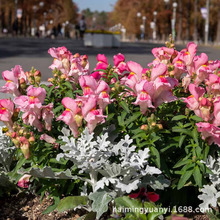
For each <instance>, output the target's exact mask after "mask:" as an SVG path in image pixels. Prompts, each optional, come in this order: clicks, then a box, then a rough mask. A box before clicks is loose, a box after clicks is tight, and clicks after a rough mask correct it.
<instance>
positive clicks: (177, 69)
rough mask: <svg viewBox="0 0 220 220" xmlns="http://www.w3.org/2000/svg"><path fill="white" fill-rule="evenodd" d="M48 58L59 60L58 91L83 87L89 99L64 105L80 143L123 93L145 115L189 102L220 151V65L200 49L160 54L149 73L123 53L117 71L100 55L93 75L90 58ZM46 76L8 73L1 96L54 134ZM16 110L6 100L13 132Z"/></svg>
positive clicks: (3, 108)
mask: <svg viewBox="0 0 220 220" xmlns="http://www.w3.org/2000/svg"><path fill="white" fill-rule="evenodd" d="M48 52H49V54H50V55H51V56H52V57H53V58H54V61H53V64H52V65H51V66H50V67H49V68H50V69H52V70H53V73H54V78H51V79H50V80H49V81H50V82H52V83H53V84H54V85H55V86H59V83H62V82H65V81H69V82H71V83H72V87H73V89H79V88H80V87H81V89H82V91H83V95H81V96H80V95H78V96H76V97H75V98H74V99H73V98H69V97H64V98H63V99H62V104H63V106H64V107H65V111H64V112H63V113H62V114H61V115H60V116H58V118H57V119H56V120H61V121H64V122H65V123H66V124H67V125H68V126H69V128H70V129H71V131H72V133H73V135H74V136H75V137H77V136H78V135H79V130H81V129H79V128H81V127H83V126H84V125H85V124H86V126H87V127H88V129H89V131H90V132H92V131H93V130H94V129H95V127H96V126H97V125H98V124H100V123H104V122H105V118H106V117H107V116H106V115H104V113H105V109H106V107H107V106H108V105H109V104H110V103H112V102H113V100H114V99H112V100H111V98H110V97H111V95H113V96H114V95H115V94H116V93H117V95H119V96H121V98H122V99H124V100H125V101H127V100H126V98H128V97H133V98H134V100H135V101H134V102H133V104H134V105H138V106H140V111H141V113H142V114H146V113H147V112H148V111H154V110H155V109H156V108H157V107H158V106H160V105H161V104H163V103H168V102H172V101H175V100H177V99H178V98H181V99H183V100H184V102H185V103H187V107H188V108H189V109H191V110H192V111H194V112H195V114H196V115H197V116H199V117H201V118H202V119H203V121H204V122H201V123H198V124H197V126H198V131H200V132H201V133H202V137H203V139H207V140H208V142H209V143H213V142H214V143H217V144H218V145H220V141H219V138H220V136H219V135H220V132H219V129H220V128H219V127H218V126H220V72H219V68H220V61H219V60H216V61H209V60H208V56H207V55H206V54H205V53H202V54H201V55H199V56H198V55H196V52H197V45H196V44H194V43H192V42H191V43H189V44H188V45H187V48H186V49H183V50H181V51H180V52H178V51H177V50H175V49H174V48H172V46H171V47H170V48H168V47H160V48H154V49H153V50H152V53H153V55H154V56H155V59H154V60H153V62H152V63H149V64H148V68H143V67H142V66H141V65H140V64H138V63H136V62H133V61H128V62H125V57H124V55H123V54H120V53H119V54H117V55H115V56H114V57H113V61H114V66H113V67H111V65H109V63H108V60H107V57H106V56H105V55H103V54H98V56H97V61H98V62H97V65H96V67H95V68H94V70H93V71H92V73H90V70H89V62H88V57H87V55H79V54H78V53H76V54H75V55H72V54H71V52H70V51H68V50H67V49H66V48H65V47H58V48H50V49H49V51H48ZM116 75H117V76H116ZM40 76H41V75H40V72H39V71H36V70H33V71H32V72H30V73H25V72H24V71H23V70H22V68H21V67H20V66H15V68H13V69H12V70H11V71H4V72H3V78H4V79H5V80H6V84H5V86H3V87H2V88H1V90H0V91H1V92H7V93H12V94H14V95H15V96H17V97H16V98H15V99H14V104H15V105H16V106H17V107H18V108H19V109H20V111H21V112H23V114H22V119H23V121H24V123H25V124H27V125H31V126H34V127H36V128H37V129H38V131H40V132H42V131H43V129H44V128H45V129H46V130H48V131H50V130H51V126H52V120H53V118H54V114H53V111H52V110H53V104H52V103H50V104H49V105H44V100H45V96H46V91H45V90H44V89H43V88H41V87H38V85H39V79H40ZM28 81H29V83H30V85H29V86H27V85H26V84H27V83H28ZM57 82H59V83H57ZM181 86H182V87H183V88H184V91H185V92H188V91H189V92H190V93H191V95H190V96H189V97H188V98H182V97H176V96H175V95H174V89H175V88H176V87H179V88H181ZM111 87H113V88H112V89H110V88H111ZM24 88H25V90H26V91H25V92H24ZM118 88H120V89H118ZM116 90H117V91H116ZM115 91H116V93H115V94H114V92H115ZM112 93H113V94H112ZM115 97H116V96H115ZM116 101H117V98H116ZM14 104H13V103H12V102H11V101H10V100H0V120H1V121H4V122H5V123H6V124H7V126H8V127H9V129H11V128H12V126H13V121H12V120H11V118H12V115H13V111H14ZM41 139H42V140H45V141H47V142H49V143H52V144H54V145H55V139H53V138H52V137H50V136H48V135H46V134H43V135H42V137H41Z"/></svg>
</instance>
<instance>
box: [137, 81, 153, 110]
mask: <svg viewBox="0 0 220 220" xmlns="http://www.w3.org/2000/svg"><path fill="white" fill-rule="evenodd" d="M136 91H137V99H136V101H135V102H134V103H133V104H134V105H139V106H140V111H141V113H142V114H145V113H146V111H147V110H148V108H154V106H153V105H152V97H151V95H153V94H152V91H153V83H152V82H148V81H147V80H142V81H141V82H140V83H138V84H136ZM149 93H150V94H151V95H149Z"/></svg>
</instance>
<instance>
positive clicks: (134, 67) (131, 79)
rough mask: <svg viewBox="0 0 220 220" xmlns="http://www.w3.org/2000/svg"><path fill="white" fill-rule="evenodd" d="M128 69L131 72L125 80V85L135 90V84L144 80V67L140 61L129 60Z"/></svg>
mask: <svg viewBox="0 0 220 220" xmlns="http://www.w3.org/2000/svg"><path fill="white" fill-rule="evenodd" d="M127 69H128V71H130V74H129V75H128V77H127V80H126V81H125V85H126V86H128V87H130V88H131V89H133V90H135V85H136V84H137V83H139V82H140V81H141V80H142V71H143V68H142V66H141V65H140V64H139V63H136V62H133V61H128V62H127Z"/></svg>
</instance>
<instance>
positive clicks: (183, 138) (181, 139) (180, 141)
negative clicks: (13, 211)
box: [179, 135, 186, 148]
mask: <svg viewBox="0 0 220 220" xmlns="http://www.w3.org/2000/svg"><path fill="white" fill-rule="evenodd" d="M185 138H186V135H181V136H180V139H179V148H181V147H182V144H183V141H184V140H185Z"/></svg>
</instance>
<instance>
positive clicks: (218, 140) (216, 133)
mask: <svg viewBox="0 0 220 220" xmlns="http://www.w3.org/2000/svg"><path fill="white" fill-rule="evenodd" d="M196 125H197V129H198V132H201V133H202V139H203V140H207V142H208V144H209V145H211V144H212V143H215V144H217V145H218V146H219V147H220V128H219V127H216V126H214V125H212V124H210V123H206V122H199V123H197V124H196Z"/></svg>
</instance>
